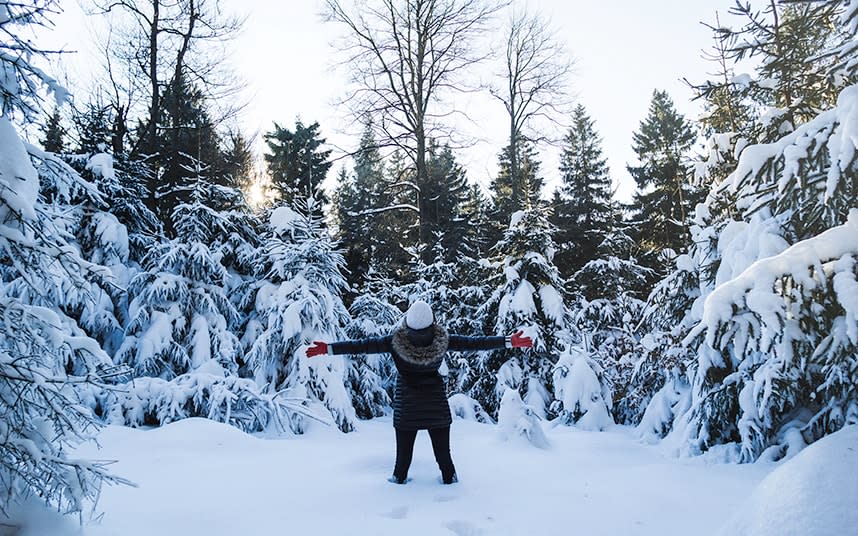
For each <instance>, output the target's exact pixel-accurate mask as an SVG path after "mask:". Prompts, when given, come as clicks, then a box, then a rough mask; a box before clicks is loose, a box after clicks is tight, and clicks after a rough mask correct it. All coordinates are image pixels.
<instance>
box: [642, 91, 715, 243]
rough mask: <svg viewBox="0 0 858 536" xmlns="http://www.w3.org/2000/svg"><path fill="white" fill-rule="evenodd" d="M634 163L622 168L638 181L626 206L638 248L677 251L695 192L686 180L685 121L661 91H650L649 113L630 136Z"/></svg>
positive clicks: (688, 134) (690, 137)
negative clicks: (636, 187)
mask: <svg viewBox="0 0 858 536" xmlns="http://www.w3.org/2000/svg"><path fill="white" fill-rule="evenodd" d="M633 138H634V145H633V149H634V151H635V153H637V156H638V160H639V162H640V165H639V166H629V167H628V170H629V173H631V175H632V177H633V178H634V179H635V182H636V183H637V186H638V192H636V193H635V197H634V202H633V205H632V209H633V211H634V215H633V220H634V222H635V226H636V228H637V231H638V235H637V239H638V241H639V243H640V244H641V245H642V247H643V248H644V249H647V250H651V251H654V252H655V253H657V254H658V253H660V252H662V251H665V250H672V251H673V252H676V253H679V252H682V251H683V250H684V249H685V247H686V246H685V245H686V244H687V243H688V219H689V217H690V216H691V213H692V209H693V207H694V205H695V204H696V203H697V201H698V198H699V194H698V193H697V192H696V191H695V189H694V188H693V186H692V185H691V184H690V176H689V170H688V164H687V162H686V160H685V159H686V156H687V155H686V153H687V151H688V149H689V148H690V147H691V144H692V143H693V141H694V132H693V130H692V128H691V125H689V124H688V122H687V121H686V120H685V118H684V117H683V116H682V115H680V114H679V113H678V112H677V111H676V109H675V108H674V106H673V101H671V100H670V97H669V96H668V95H667V93H665V92H664V91H658V90H656V91H654V92H653V97H652V102H651V103H650V107H649V113H648V115H647V117H646V119H644V120H643V121H642V122H641V124H640V130H639V131H638V132H636V133H635V134H634V136H633Z"/></svg>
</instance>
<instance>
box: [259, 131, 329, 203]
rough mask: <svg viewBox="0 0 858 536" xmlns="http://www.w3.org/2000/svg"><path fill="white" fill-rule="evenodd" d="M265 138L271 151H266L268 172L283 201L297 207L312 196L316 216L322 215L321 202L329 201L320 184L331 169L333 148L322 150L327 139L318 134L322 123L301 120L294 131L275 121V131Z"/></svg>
mask: <svg viewBox="0 0 858 536" xmlns="http://www.w3.org/2000/svg"><path fill="white" fill-rule="evenodd" d="M263 139H264V140H265V143H266V145H268V150H269V151H270V153H266V154H265V161H266V162H267V163H268V173H269V175H270V177H271V183H272V185H273V187H274V189H275V191H276V192H277V193H278V195H279V196H280V203H281V204H285V205H286V206H297V205H299V204H301V203H302V202H304V200H306V199H307V198H308V197H313V198H315V199H316V200H317V202H316V205H315V206H316V207H317V210H318V211H319V212H318V213H317V214H314V215H313V217H314V218H320V216H321V207H322V204H324V203H327V202H328V200H327V198H326V196H325V192H324V190H322V188H321V184H322V182H324V180H325V177H327V175H328V170H329V169H330V168H331V162H330V161H329V160H328V157H329V156H330V154H331V151H330V150H321V149H320V148H321V147H322V146H323V145H324V144H325V139H324V138H322V137H320V135H319V123H313V124H311V125H310V126H304V123H302V122H301V120H300V119H299V120H297V121H295V130H294V131H291V130H289V129H288V128H284V127H281V126H280V125H278V124H277V123H274V130H273V131H271V132H268V133H267V134H265V135H263Z"/></svg>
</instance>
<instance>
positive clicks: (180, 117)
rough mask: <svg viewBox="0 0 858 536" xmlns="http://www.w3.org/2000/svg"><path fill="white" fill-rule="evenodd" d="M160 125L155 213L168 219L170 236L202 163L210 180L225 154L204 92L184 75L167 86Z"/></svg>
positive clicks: (167, 224)
mask: <svg viewBox="0 0 858 536" xmlns="http://www.w3.org/2000/svg"><path fill="white" fill-rule="evenodd" d="M162 104H163V106H162V107H161V111H162V116H161V118H160V120H159V124H160V125H164V126H165V127H166V130H165V133H164V135H163V136H161V137H159V144H160V145H159V147H158V157H157V165H158V175H157V181H158V182H157V184H156V185H155V186H156V187H155V190H154V195H155V198H154V203H155V207H156V213H157V214H158V216H159V218H160V219H161V221H163V222H164V223H165V230H166V232H167V236H168V237H170V238H173V237H175V229H174V228H173V227H172V217H173V211H174V210H175V208H176V207H177V206H179V205H180V204H182V203H187V202H189V200H190V197H191V192H193V190H194V188H195V183H196V181H197V177H198V173H197V170H198V169H199V168H201V167H204V168H206V169H207V170H209V171H207V175H208V177H209V180H210V181H211V180H213V177H215V176H217V174H216V173H212V172H211V170H213V169H217V167H218V166H219V165H220V164H221V162H222V158H223V154H222V152H221V141H220V137H219V136H218V134H217V131H216V128H215V127H216V125H215V123H214V121H213V120H212V118H211V116H210V114H209V112H208V110H207V109H206V106H207V105H206V101H205V96H204V95H203V93H202V91H200V90H199V89H198V88H196V87H194V86H193V85H192V84H191V83H190V82H188V81H187V80H186V78H185V77H183V76H179V77H178V78H176V79H174V80H173V81H172V82H171V83H170V84H169V86H168V87H167V88H166V90H165V92H164V95H163V99H162Z"/></svg>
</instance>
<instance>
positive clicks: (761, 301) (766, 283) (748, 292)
mask: <svg viewBox="0 0 858 536" xmlns="http://www.w3.org/2000/svg"><path fill="white" fill-rule="evenodd" d="M848 254H855V255H858V208H853V209H852V210H850V212H849V219H848V221H847V222H846V223H845V224H844V225H841V226H838V227H834V228H832V229H829V230H827V231H825V232H823V233H821V234H819V235H817V236H815V237H813V238H809V239H807V240H803V241H801V242H798V243H797V244H794V245H792V246H791V247H789V248H788V249H787V250H786V251H784V252H783V253H780V254H779V255H774V256H772V257H767V258H764V259H760V260H758V261H756V262H755V263H753V264H752V265H751V266H749V267H748V268H747V269H746V270H745V271H744V272H742V273H741V274H740V275H739V276H737V277H735V278H734V279H732V280H730V281H727V282H725V283H724V284H722V285H720V286H718V287H717V288H715V290H713V291H712V293H711V294H710V295H709V296H707V298H706V301H705V302H704V305H703V319H702V320H701V322H700V323H699V324H697V326H696V327H695V328H694V329H692V330H691V332H690V333H689V334H688V336H687V337H686V338H685V340H684V341H683V344H685V345H689V344H691V342H692V341H693V340H694V339H695V338H696V337H697V336H698V335H700V334H701V333H702V332H703V331H704V330H705V331H706V332H707V333H706V342H707V344H709V345H710V346H712V347H714V345H715V339H716V336H717V334H718V327H719V326H720V325H721V324H724V323H727V322H730V321H731V320H732V319H733V318H734V316H735V314H736V313H735V311H736V309H737V308H738V309H742V308H743V307H745V308H747V309H748V310H751V311H753V312H756V313H758V314H760V315H768V314H771V312H772V310H773V309H772V306H773V305H774V304H773V303H772V300H777V301H778V302H779V303H782V302H783V297H781V296H777V295H775V294H773V293H772V288H773V287H774V285H775V281H776V280H777V279H779V278H781V277H784V276H791V277H792V278H793V279H794V280H796V281H799V282H807V280H808V276H807V268H808V267H812V266H822V264H823V263H825V262H828V261H831V260H836V259H839V258H841V257H843V256H844V255H848ZM811 284H812V283H811Z"/></svg>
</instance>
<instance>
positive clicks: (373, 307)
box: [345, 292, 402, 419]
mask: <svg viewBox="0 0 858 536" xmlns="http://www.w3.org/2000/svg"><path fill="white" fill-rule="evenodd" d="M349 313H350V314H351V321H350V322H349V324H348V326H347V327H346V329H345V335H346V337H348V338H349V339H367V338H371V337H384V336H385V335H389V334H390V333H391V332H393V330H394V329H395V328H396V326H397V324H399V322H400V321H401V320H402V311H400V310H399V309H398V308H396V307H394V306H393V305H390V304H389V303H387V302H385V301H383V300H381V299H379V298H378V297H377V296H376V295H375V294H374V293H370V292H366V293H363V294H360V295H359V296H358V297H357V298H355V300H354V301H353V302H352V305H351V307H350V308H349ZM347 365H348V368H349V370H348V373H347V378H348V389H349V394H350V395H351V399H352V403H353V405H354V408H355V412H356V413H357V416H358V417H360V418H362V419H370V418H373V417H380V416H381V415H384V414H385V413H387V412H388V411H389V409H390V401H391V400H392V397H393V390H394V388H395V384H396V367H395V366H394V364H393V360H392V359H391V358H390V355H387V354H366V355H362V356H359V357H356V358H355V359H350V360H349V362H348V363H347Z"/></svg>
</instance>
